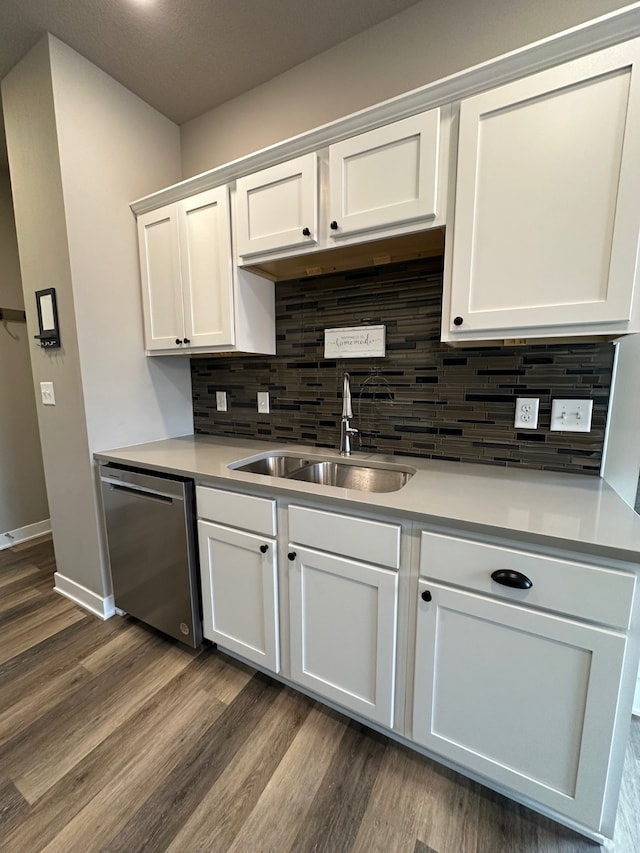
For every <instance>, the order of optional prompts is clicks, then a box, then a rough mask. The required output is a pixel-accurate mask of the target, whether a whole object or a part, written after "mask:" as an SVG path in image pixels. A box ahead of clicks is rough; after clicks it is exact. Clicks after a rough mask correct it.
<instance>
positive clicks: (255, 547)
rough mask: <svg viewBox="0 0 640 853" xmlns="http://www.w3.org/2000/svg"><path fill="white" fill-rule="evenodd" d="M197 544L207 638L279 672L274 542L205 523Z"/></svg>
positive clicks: (201, 524) (204, 626)
mask: <svg viewBox="0 0 640 853" xmlns="http://www.w3.org/2000/svg"><path fill="white" fill-rule="evenodd" d="M198 540H199V547H200V573H201V579H202V602H203V633H204V636H205V637H206V638H207V639H208V640H212V641H213V642H215V643H218V645H219V646H221V647H222V648H224V649H229V650H230V651H232V652H235V653H236V654H239V655H241V656H242V657H244V658H246V659H247V660H250V661H253V662H254V663H257V664H260V665H261V666H263V667H266V668H267V669H270V670H272V671H273V672H279V671H280V655H279V642H278V595H277V589H278V585H277V568H278V567H277V555H276V541H275V539H270V538H268V537H265V536H261V535H257V534H254V533H245V532H244V531H241V530H235V529H233V528H229V527H223V526H222V525H219V524H212V523H211V522H208V521H202V520H200V521H198Z"/></svg>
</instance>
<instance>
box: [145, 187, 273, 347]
mask: <svg viewBox="0 0 640 853" xmlns="http://www.w3.org/2000/svg"><path fill="white" fill-rule="evenodd" d="M230 215H231V214H230V206H229V190H228V187H227V186H221V187H216V188H215V189H211V190H207V191H205V192H201V193H197V194H196V195H193V196H191V197H189V198H187V199H183V200H182V201H178V202H175V203H173V204H170V205H166V206H165V207H161V208H158V209H157V210H153V211H150V212H148V213H144V214H141V215H140V216H139V217H138V245H139V254H140V275H141V281H142V304H143V317H144V330H145V348H146V350H147V352H149V353H155V354H178V355H180V354H187V355H188V354H191V353H204V352H237V351H242V352H248V353H253V352H260V353H274V352H275V307H274V292H273V284H272V283H271V282H266V281H264V280H263V279H259V278H258V277H257V276H255V275H252V274H251V273H249V272H247V271H246V270H238V269H235V270H234V266H233V258H232V253H231V221H230Z"/></svg>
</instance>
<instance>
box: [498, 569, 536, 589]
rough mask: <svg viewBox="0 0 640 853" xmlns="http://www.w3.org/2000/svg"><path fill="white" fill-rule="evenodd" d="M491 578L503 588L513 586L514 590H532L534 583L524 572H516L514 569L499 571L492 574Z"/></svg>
mask: <svg viewBox="0 0 640 853" xmlns="http://www.w3.org/2000/svg"><path fill="white" fill-rule="evenodd" d="M491 577H492V578H493V580H494V581H495V582H496V583H500V584H502V586H511V587H513V588H514V589H531V587H532V586H533V581H532V580H531V579H530V578H528V577H527V576H526V575H523V574H522V572H515V571H514V570H513V569H498V570H497V571H495V572H493V573H492V574H491Z"/></svg>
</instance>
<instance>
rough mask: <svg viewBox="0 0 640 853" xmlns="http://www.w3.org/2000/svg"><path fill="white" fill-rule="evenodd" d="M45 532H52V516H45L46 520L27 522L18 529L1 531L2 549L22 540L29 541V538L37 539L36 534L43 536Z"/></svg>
mask: <svg viewBox="0 0 640 853" xmlns="http://www.w3.org/2000/svg"><path fill="white" fill-rule="evenodd" d="M45 533H51V519H50V518H45V520H44V521H36V522H35V523H34V524H27V525H26V526H25V527H18V528H17V529H16V530H7V532H6V533H0V551H4V549H5V548H11V547H13V546H14V545H18V544H20V543H21V542H27V541H28V540H29V539H35V538H36V536H43V535H44V534H45Z"/></svg>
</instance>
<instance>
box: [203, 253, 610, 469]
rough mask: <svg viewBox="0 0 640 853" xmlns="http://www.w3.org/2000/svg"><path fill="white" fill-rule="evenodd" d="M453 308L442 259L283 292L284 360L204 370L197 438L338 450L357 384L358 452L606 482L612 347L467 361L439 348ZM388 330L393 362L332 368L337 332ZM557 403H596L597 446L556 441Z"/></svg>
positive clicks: (487, 355) (215, 363) (212, 365)
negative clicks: (445, 304) (348, 399)
mask: <svg viewBox="0 0 640 853" xmlns="http://www.w3.org/2000/svg"><path fill="white" fill-rule="evenodd" d="M441 297H442V260H441V259H430V260H422V261H413V262H411V263H406V264H394V265H392V266H385V267H382V268H375V269H368V270H359V271H356V272H351V273H341V274H336V275H331V276H323V277H321V278H320V277H318V278H315V279H301V280H299V281H288V282H281V283H279V284H277V285H276V314H277V351H278V352H277V355H276V356H230V357H222V358H220V357H215V358H204V359H196V358H194V359H192V360H191V373H192V383H193V410H194V426H195V431H196V432H198V433H207V434H212V435H232V436H236V437H247V438H257V439H264V440H265V441H277V442H296V441H299V442H302V443H304V444H311V445H316V446H318V447H332V448H335V447H337V444H338V437H339V426H340V413H341V407H342V399H341V398H342V374H343V372H344V371H345V370H348V371H349V372H350V374H351V388H352V394H353V413H354V419H353V425H354V426H356V427H357V428H358V429H359V430H360V436H359V438H360V441H361V444H360V446H359V443H358V440H356V443H355V449H360V447H361V448H362V449H363V450H368V451H369V450H376V451H380V452H384V453H394V454H398V455H402V454H405V455H407V454H408V455H411V456H425V457H429V458H433V459H449V460H459V461H464V462H484V463H491V464H495V465H521V466H526V467H527V468H542V469H546V470H551V471H571V472H575V473H579V474H597V473H598V470H599V466H600V460H601V456H602V445H603V440H604V429H605V419H606V414H607V405H608V400H609V388H610V383H611V369H612V364H613V345H612V344H603V343H580V344H553V345H535V346H518V347H481V346H480V347H478V348H474V349H466V348H465V349H455V348H452V347H449V346H447V345H445V344H442V343H440V341H439V337H440V310H441ZM377 324H384V325H385V326H386V335H387V351H386V356H385V358H370V359H360V358H358V359H338V360H325V358H324V329H325V328H335V327H340V326H358V325H377ZM259 390H268V391H269V392H270V395H271V413H270V414H269V415H259V414H258V412H257V410H256V392H257V391H259ZM216 391H226V392H227V395H228V402H229V411H228V412H217V411H216V407H215V392H216ZM516 397H539V398H540V418H539V426H538V429H536V430H530V431H528V430H518V429H515V428H514V426H513V417H514V409H515V400H516ZM554 397H562V398H572V397H573V398H591V399H592V400H593V425H592V426H593V428H592V430H591V432H590V433H552V432H549V421H550V415H551V400H552V398H554Z"/></svg>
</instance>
